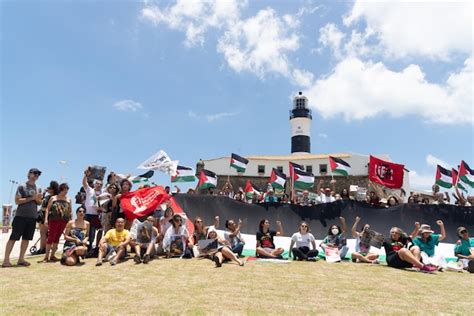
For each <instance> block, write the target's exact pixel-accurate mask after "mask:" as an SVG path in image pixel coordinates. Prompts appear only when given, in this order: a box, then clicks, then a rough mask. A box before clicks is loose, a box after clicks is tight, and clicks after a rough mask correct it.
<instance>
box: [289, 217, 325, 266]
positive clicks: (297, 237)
mask: <svg viewBox="0 0 474 316" xmlns="http://www.w3.org/2000/svg"><path fill="white" fill-rule="evenodd" d="M310 232H311V230H310V229H309V226H308V224H307V223H306V222H302V223H301V224H300V227H299V231H298V232H296V233H294V234H293V236H291V242H290V251H289V252H288V257H290V258H291V254H293V257H294V258H295V259H297V260H299V261H302V260H308V261H316V257H317V256H318V250H317V249H316V240H315V239H314V236H313V234H311V233H310ZM310 245H312V246H313V249H311V250H310V248H309V246H310ZM293 246H296V247H294V248H293Z"/></svg>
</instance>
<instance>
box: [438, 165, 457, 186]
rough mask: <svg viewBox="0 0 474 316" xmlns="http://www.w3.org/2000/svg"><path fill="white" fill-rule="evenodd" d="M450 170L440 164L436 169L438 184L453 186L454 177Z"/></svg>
mask: <svg viewBox="0 0 474 316" xmlns="http://www.w3.org/2000/svg"><path fill="white" fill-rule="evenodd" d="M452 177H453V176H452V174H451V172H450V171H449V170H447V169H444V168H443V167H441V166H440V165H438V168H437V169H436V184H437V185H439V186H440V187H443V188H446V189H449V188H451V187H452V186H453V178H452Z"/></svg>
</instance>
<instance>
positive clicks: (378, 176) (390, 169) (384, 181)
mask: <svg viewBox="0 0 474 316" xmlns="http://www.w3.org/2000/svg"><path fill="white" fill-rule="evenodd" d="M404 168H405V166H404V165H400V164H397V163H393V162H388V161H385V160H382V159H378V158H376V157H373V156H370V162H369V180H370V181H372V182H375V183H378V184H381V185H383V186H385V187H387V188H390V189H399V188H401V187H402V185H403V169H404Z"/></svg>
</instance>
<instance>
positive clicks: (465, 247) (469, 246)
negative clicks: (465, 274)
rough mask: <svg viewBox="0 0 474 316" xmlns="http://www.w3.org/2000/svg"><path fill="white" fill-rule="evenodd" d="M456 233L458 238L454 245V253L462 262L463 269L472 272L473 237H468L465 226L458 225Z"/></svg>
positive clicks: (473, 267) (473, 260)
mask: <svg viewBox="0 0 474 316" xmlns="http://www.w3.org/2000/svg"><path fill="white" fill-rule="evenodd" d="M456 234H457V235H458V237H459V238H460V239H459V240H458V242H457V243H456V245H455V246H454V255H455V256H456V257H457V258H458V260H459V261H460V262H461V263H462V265H463V268H464V269H466V270H467V269H469V266H471V268H470V270H469V272H471V273H474V249H473V245H474V238H469V232H468V230H467V228H466V227H462V226H461V227H458V228H457V229H456Z"/></svg>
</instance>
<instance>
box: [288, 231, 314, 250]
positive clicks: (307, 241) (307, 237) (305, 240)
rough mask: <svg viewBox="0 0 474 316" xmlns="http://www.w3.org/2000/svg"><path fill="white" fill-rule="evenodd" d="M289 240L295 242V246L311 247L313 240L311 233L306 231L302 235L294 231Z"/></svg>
mask: <svg viewBox="0 0 474 316" xmlns="http://www.w3.org/2000/svg"><path fill="white" fill-rule="evenodd" d="M291 241H293V242H294V243H295V247H296V248H299V247H308V248H311V246H310V245H311V242H313V241H315V239H314V236H313V234H311V233H307V234H304V235H302V234H301V233H300V232H297V233H294V234H293V236H291Z"/></svg>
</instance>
